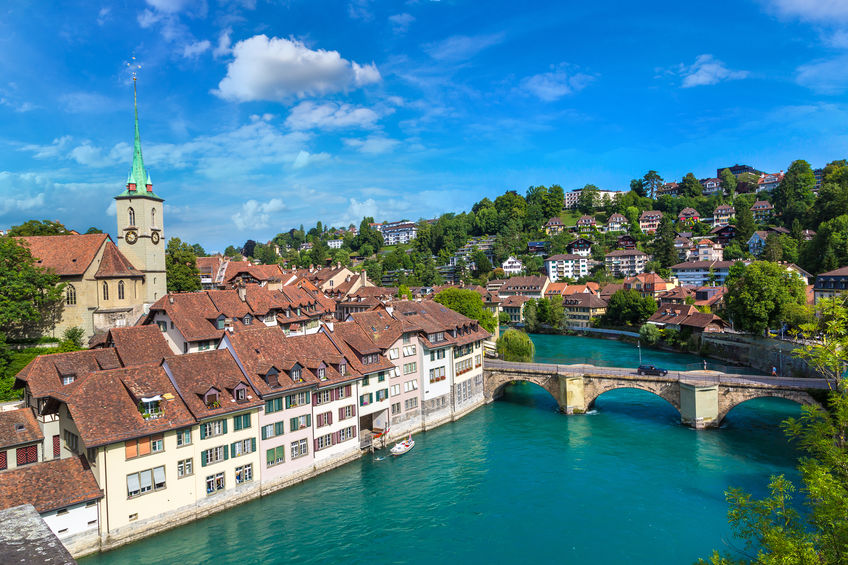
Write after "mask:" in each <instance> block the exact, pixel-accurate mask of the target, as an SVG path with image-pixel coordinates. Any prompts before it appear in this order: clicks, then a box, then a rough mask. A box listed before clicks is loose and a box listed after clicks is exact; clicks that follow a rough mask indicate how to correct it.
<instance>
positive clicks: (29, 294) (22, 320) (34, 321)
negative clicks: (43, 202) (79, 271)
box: [0, 237, 65, 337]
mask: <svg viewBox="0 0 848 565" xmlns="http://www.w3.org/2000/svg"><path fill="white" fill-rule="evenodd" d="M35 261H36V260H35V258H34V257H33V256H32V254H31V253H30V251H29V248H28V247H27V246H26V244H25V243H23V242H22V241H21V240H18V239H15V238H13V237H0V335H2V334H4V333H5V334H6V335H8V336H10V337H25V336H29V335H32V334H40V333H42V332H44V331H45V330H47V329H50V328H52V327H53V326H55V324H56V322H57V321H58V320H59V319H60V318H61V311H62V307H63V303H64V301H63V294H64V293H63V290H64V287H65V285H64V284H62V283H60V282H59V275H57V274H56V273H54V272H52V271H48V270H47V269H43V268H41V267H39V266H37V264H36V262H35Z"/></svg>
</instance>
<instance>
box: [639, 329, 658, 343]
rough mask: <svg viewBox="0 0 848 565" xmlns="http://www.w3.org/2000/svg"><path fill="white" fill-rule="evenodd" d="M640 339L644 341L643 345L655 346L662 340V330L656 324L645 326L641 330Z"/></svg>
mask: <svg viewBox="0 0 848 565" xmlns="http://www.w3.org/2000/svg"><path fill="white" fill-rule="evenodd" d="M639 339H640V340H642V343H647V344H648V345H654V344H655V343H656V342H658V341H659V340H660V329H659V328H658V327H657V326H656V324H643V325H642V327H641V328H639Z"/></svg>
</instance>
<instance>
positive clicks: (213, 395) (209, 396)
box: [203, 388, 221, 410]
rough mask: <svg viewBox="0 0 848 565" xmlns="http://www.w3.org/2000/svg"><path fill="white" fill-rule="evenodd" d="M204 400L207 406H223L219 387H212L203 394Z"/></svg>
mask: <svg viewBox="0 0 848 565" xmlns="http://www.w3.org/2000/svg"><path fill="white" fill-rule="evenodd" d="M203 402H204V403H205V404H206V408H209V409H210V410H211V409H215V408H220V407H221V402H220V400H219V398H218V389H215V388H213V389H210V390H209V392H207V393H206V394H205V395H203Z"/></svg>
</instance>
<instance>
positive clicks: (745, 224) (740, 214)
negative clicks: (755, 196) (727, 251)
mask: <svg viewBox="0 0 848 565" xmlns="http://www.w3.org/2000/svg"><path fill="white" fill-rule="evenodd" d="M752 235H754V215H753V214H752V213H751V209H750V208H749V207H748V206H737V207H736V240H737V241H738V242H739V244H740V245H745V246H747V245H748V240H749V239H751V236H752Z"/></svg>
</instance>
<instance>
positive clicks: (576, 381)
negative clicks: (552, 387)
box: [556, 377, 586, 414]
mask: <svg viewBox="0 0 848 565" xmlns="http://www.w3.org/2000/svg"><path fill="white" fill-rule="evenodd" d="M556 400H557V404H559V409H560V411H561V412H563V413H565V414H584V413H585V412H586V395H585V394H584V392H583V377H560V379H559V396H558V397H557V399H556Z"/></svg>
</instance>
